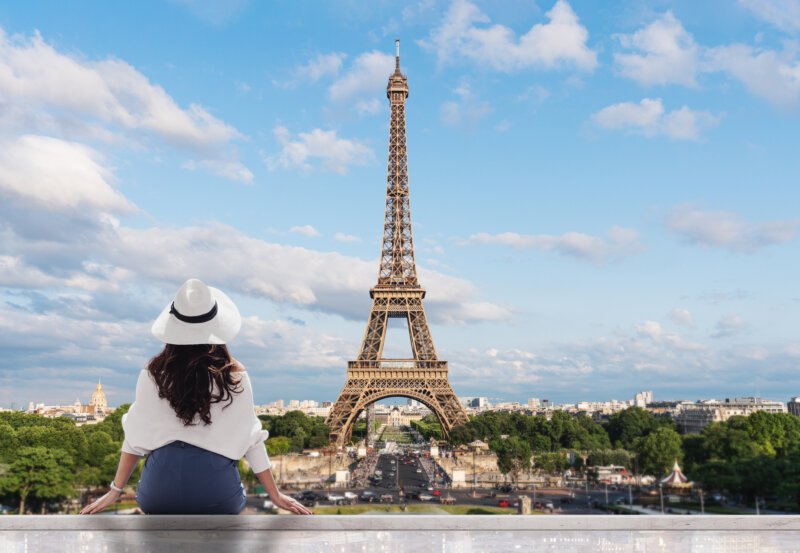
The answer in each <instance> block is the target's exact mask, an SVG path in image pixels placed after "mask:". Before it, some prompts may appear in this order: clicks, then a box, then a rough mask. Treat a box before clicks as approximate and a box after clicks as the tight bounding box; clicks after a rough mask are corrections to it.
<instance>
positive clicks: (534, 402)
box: [528, 397, 539, 409]
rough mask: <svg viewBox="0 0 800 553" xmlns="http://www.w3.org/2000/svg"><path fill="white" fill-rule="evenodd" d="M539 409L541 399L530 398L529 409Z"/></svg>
mask: <svg viewBox="0 0 800 553" xmlns="http://www.w3.org/2000/svg"><path fill="white" fill-rule="evenodd" d="M538 408H539V398H538V397H529V398H528V409H538Z"/></svg>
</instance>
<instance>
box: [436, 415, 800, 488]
mask: <svg viewBox="0 0 800 553" xmlns="http://www.w3.org/2000/svg"><path fill="white" fill-rule="evenodd" d="M435 424H436V423H432V421H431V422H429V423H428V425H427V426H428V427H431V426H434V425H435ZM431 432H433V431H432V430H431ZM431 435H433V434H431ZM475 440H482V441H484V442H486V443H487V444H488V445H489V448H490V449H491V450H492V451H494V452H495V453H496V454H497V459H498V460H497V463H498V468H499V469H500V470H501V472H503V473H504V474H511V475H512V478H515V477H516V475H517V474H518V473H519V472H520V471H523V470H530V469H532V468H536V469H541V470H543V471H545V472H548V473H552V472H555V471H563V470H565V469H567V468H573V469H576V470H584V465H585V467H586V468H591V467H594V466H600V465H609V464H614V465H622V466H624V467H626V468H627V469H629V470H631V471H633V472H636V473H639V474H648V475H653V476H656V477H663V476H666V475H667V474H669V473H670V471H671V469H672V466H673V464H674V460H675V459H677V460H678V461H679V463H681V465H682V470H683V471H684V473H685V474H686V476H687V477H688V478H689V479H690V480H693V481H695V482H697V483H699V484H701V485H702V486H703V487H704V488H705V489H709V490H710V489H713V490H719V491H724V492H728V493H730V494H736V495H741V496H743V497H746V498H752V497H753V496H754V495H759V494H760V495H762V496H763V495H777V496H781V497H786V498H791V499H792V500H794V501H797V502H798V503H799V504H800V417H796V416H794V415H790V414H787V413H767V412H764V411H758V412H756V413H753V414H751V415H749V416H747V417H745V416H734V417H731V418H730V419H728V420H727V421H725V422H715V423H711V424H709V425H707V426H706V427H705V428H704V429H703V431H702V432H701V433H700V434H686V435H681V434H680V433H679V432H678V428H677V425H676V424H675V423H674V421H672V419H671V418H670V417H656V416H654V415H653V414H652V413H650V412H649V411H647V410H645V409H642V408H640V407H629V408H628V409H625V410H623V411H620V412H618V413H615V414H614V415H612V416H611V417H610V418H609V421H608V422H607V423H604V424H598V423H597V422H595V421H594V420H592V419H591V418H590V417H588V416H586V415H584V414H579V415H577V416H572V415H570V414H569V413H566V412H564V411H554V412H553V413H552V415H551V417H550V419H549V420H548V418H547V417H546V416H544V415H537V416H530V415H525V414H521V413H503V412H495V411H487V412H485V413H482V414H480V415H475V416H473V415H470V421H469V422H468V423H467V424H464V425H461V426H456V427H454V428H453V429H452V431H451V433H450V435H449V437H448V441H449V443H450V444H452V445H454V446H458V445H465V444H468V443H470V442H473V441H475ZM567 453H573V454H574V455H572V456H571V457H572V460H571V461H570V460H569V458H570V456H568V455H567Z"/></svg>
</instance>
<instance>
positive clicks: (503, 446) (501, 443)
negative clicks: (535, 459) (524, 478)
mask: <svg viewBox="0 0 800 553" xmlns="http://www.w3.org/2000/svg"><path fill="white" fill-rule="evenodd" d="M489 447H490V448H491V449H492V451H494V452H495V453H496V454H497V468H498V469H499V470H500V472H502V473H503V474H508V473H511V481H512V482H514V483H516V482H517V478H518V477H519V473H520V471H522V470H527V469H530V468H531V448H530V446H529V445H528V443H527V442H526V441H524V440H522V439H521V438H519V437H517V436H511V437H509V438H508V439H506V440H503V439H495V440H492V441H491V442H490V444H489Z"/></svg>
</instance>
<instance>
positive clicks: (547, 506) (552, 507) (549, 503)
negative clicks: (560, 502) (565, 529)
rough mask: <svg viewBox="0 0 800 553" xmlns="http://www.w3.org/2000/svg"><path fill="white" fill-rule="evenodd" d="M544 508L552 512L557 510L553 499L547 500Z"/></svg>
mask: <svg viewBox="0 0 800 553" xmlns="http://www.w3.org/2000/svg"><path fill="white" fill-rule="evenodd" d="M544 508H545V509H547V510H548V511H550V512H551V513H552V512H553V511H555V510H556V507H555V505H553V502H552V501H545V504H544Z"/></svg>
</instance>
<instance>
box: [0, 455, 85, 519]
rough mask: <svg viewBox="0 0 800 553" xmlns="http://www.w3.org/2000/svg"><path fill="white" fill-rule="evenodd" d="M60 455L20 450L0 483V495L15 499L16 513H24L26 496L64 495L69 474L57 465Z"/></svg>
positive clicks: (68, 483) (66, 490)
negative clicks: (17, 502) (13, 496)
mask: <svg viewBox="0 0 800 553" xmlns="http://www.w3.org/2000/svg"><path fill="white" fill-rule="evenodd" d="M59 460H63V451H60V450H59V452H58V453H56V452H53V451H48V450H47V449H46V448H44V447H42V446H35V447H31V446H23V447H21V448H20V449H19V451H18V453H17V455H16V458H15V459H14V461H13V462H12V463H11V464H10V466H9V468H8V471H7V472H6V474H5V475H4V477H3V478H2V479H1V480H0V493H3V494H7V493H10V494H13V495H15V496H16V497H18V498H19V513H20V514H23V513H25V500H26V499H27V498H28V496H31V495H32V496H35V497H41V498H47V497H52V496H53V495H54V494H55V495H64V496H66V495H68V494H69V493H70V491H71V488H70V474H69V473H68V471H67V470H66V469H64V468H62V467H61V466H60V465H59Z"/></svg>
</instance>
